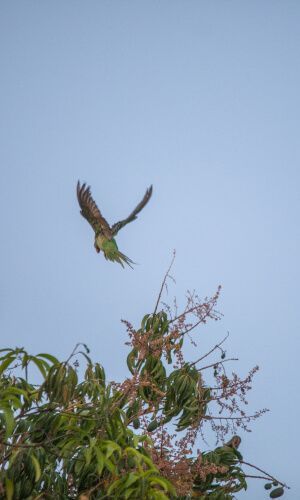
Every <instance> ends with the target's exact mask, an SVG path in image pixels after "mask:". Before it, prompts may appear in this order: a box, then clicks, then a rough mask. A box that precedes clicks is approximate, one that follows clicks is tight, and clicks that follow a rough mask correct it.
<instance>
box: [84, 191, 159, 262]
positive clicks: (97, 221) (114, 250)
mask: <svg viewBox="0 0 300 500" xmlns="http://www.w3.org/2000/svg"><path fill="white" fill-rule="evenodd" d="M151 195H152V186H150V187H149V188H148V189H147V191H146V193H145V195H144V197H143V199H142V201H140V203H139V204H138V205H137V206H136V207H135V209H134V210H133V211H132V212H131V214H130V215H129V216H128V217H127V218H126V219H124V220H121V221H119V222H116V223H115V224H113V225H112V226H110V225H109V224H108V222H107V221H106V220H105V219H104V217H103V216H102V214H101V212H100V210H99V208H98V207H97V205H96V203H95V201H94V199H93V197H92V194H91V188H90V186H86V184H85V183H84V184H82V185H80V182H79V181H78V183H77V198H78V203H79V206H80V208H81V211H80V213H81V215H82V216H83V217H84V218H85V219H86V220H87V221H88V222H89V223H90V225H91V226H92V228H93V230H94V232H95V243H94V246H95V249H96V252H97V253H99V252H100V251H101V250H102V252H103V253H104V257H105V258H106V259H107V260H111V261H113V262H118V263H119V264H121V266H122V267H124V263H125V264H128V266H130V267H131V268H132V264H134V262H133V261H132V260H131V259H129V257H126V255H124V254H123V253H121V252H120V251H119V249H118V246H117V243H116V240H115V238H114V237H115V236H116V234H118V232H119V231H120V229H122V227H124V226H126V224H129V222H132V221H134V220H135V219H136V218H137V214H138V213H139V212H140V211H141V210H142V209H143V208H144V206H145V205H146V204H147V203H148V201H149V200H150V198H151Z"/></svg>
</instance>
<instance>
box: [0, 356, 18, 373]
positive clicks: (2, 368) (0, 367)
mask: <svg viewBox="0 0 300 500" xmlns="http://www.w3.org/2000/svg"><path fill="white" fill-rule="evenodd" d="M15 359H16V357H15V356H10V357H9V358H6V359H5V360H4V361H3V362H2V363H1V365H0V375H1V374H2V373H3V372H4V371H5V370H6V369H7V368H8V367H9V365H10V364H11V363H12V362H13V361H14V360H15Z"/></svg>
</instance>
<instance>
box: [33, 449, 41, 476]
mask: <svg viewBox="0 0 300 500" xmlns="http://www.w3.org/2000/svg"><path fill="white" fill-rule="evenodd" d="M31 460H32V463H33V466H34V470H35V478H34V480H35V482H36V483H37V482H38V480H39V479H40V477H41V467H40V464H39V461H38V459H37V458H36V457H35V456H34V455H33V454H32V455H31Z"/></svg>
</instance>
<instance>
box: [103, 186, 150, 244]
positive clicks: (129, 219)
mask: <svg viewBox="0 0 300 500" xmlns="http://www.w3.org/2000/svg"><path fill="white" fill-rule="evenodd" d="M151 195H152V186H150V187H149V188H148V189H147V191H146V193H145V195H144V198H143V199H142V201H140V203H139V204H138V205H137V206H136V207H135V209H134V210H133V211H132V212H131V214H130V215H129V216H128V217H127V219H124V220H120V221H119V222H116V223H115V224H113V225H112V227H111V232H112V235H113V236H115V235H116V234H117V233H118V232H119V231H120V229H122V227H124V226H126V224H128V223H129V222H132V221H133V220H135V219H136V218H137V214H138V213H139V212H140V211H141V210H142V209H143V208H144V206H145V205H146V204H147V203H148V201H149V200H150V198H151Z"/></svg>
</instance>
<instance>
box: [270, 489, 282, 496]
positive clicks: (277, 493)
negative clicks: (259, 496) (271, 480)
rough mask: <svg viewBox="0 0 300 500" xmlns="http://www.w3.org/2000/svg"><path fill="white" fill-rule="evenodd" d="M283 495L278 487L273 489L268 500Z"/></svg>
mask: <svg viewBox="0 0 300 500" xmlns="http://www.w3.org/2000/svg"><path fill="white" fill-rule="evenodd" d="M283 494H284V489H283V488H282V487H281V486H280V487H279V488H275V490H273V491H271V493H270V498H279V497H282V495H283Z"/></svg>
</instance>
